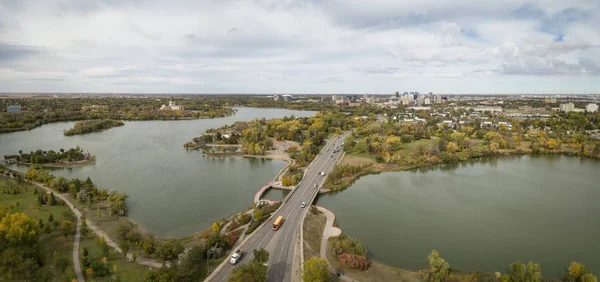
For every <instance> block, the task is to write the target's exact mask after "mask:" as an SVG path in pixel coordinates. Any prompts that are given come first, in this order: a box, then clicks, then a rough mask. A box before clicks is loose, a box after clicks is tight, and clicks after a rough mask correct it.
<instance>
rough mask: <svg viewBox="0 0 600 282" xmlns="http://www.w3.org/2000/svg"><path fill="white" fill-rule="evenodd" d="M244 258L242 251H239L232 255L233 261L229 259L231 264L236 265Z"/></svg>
mask: <svg viewBox="0 0 600 282" xmlns="http://www.w3.org/2000/svg"><path fill="white" fill-rule="evenodd" d="M241 258H242V251H240V250H238V251H237V252H235V253H233V255H231V259H229V263H230V264H236V263H237V262H238V261H239V260H240V259H241Z"/></svg>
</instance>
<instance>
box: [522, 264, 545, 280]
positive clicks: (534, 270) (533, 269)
mask: <svg viewBox="0 0 600 282" xmlns="http://www.w3.org/2000/svg"><path fill="white" fill-rule="evenodd" d="M525 281H527V282H541V281H542V266H541V265H540V264H539V263H534V262H532V261H530V262H528V263H527V271H526V272H525Z"/></svg>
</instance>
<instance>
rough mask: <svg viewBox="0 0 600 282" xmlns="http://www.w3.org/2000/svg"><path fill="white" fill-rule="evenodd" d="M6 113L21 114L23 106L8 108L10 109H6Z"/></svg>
mask: <svg viewBox="0 0 600 282" xmlns="http://www.w3.org/2000/svg"><path fill="white" fill-rule="evenodd" d="M6 111H7V112H9V113H20V112H21V106H19V105H11V106H8V108H6Z"/></svg>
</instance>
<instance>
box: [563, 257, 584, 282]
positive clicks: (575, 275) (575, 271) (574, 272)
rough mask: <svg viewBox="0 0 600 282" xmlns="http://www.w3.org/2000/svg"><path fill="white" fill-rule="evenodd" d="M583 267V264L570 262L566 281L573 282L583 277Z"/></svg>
mask: <svg viewBox="0 0 600 282" xmlns="http://www.w3.org/2000/svg"><path fill="white" fill-rule="evenodd" d="M584 270H585V266H584V265H583V263H580V262H576V261H572V262H571V264H569V268H568V269H567V279H568V280H569V281H571V282H575V281H577V280H578V279H579V277H581V276H582V275H583V271H584Z"/></svg>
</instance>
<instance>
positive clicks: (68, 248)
mask: <svg viewBox="0 0 600 282" xmlns="http://www.w3.org/2000/svg"><path fill="white" fill-rule="evenodd" d="M17 187H18V188H19V189H20V191H21V193H20V194H16V195H15V194H4V193H2V194H0V205H5V206H7V207H11V206H12V207H13V210H14V211H18V212H22V213H25V214H27V215H28V216H29V217H32V218H36V219H41V220H42V221H43V222H44V224H50V223H49V222H48V217H49V216H50V214H52V216H53V217H54V220H55V221H57V222H59V223H60V222H62V221H63V220H65V219H67V220H71V221H73V222H74V219H72V218H65V215H64V213H66V214H70V212H71V211H70V209H69V208H68V207H66V206H45V205H44V206H40V207H39V208H38V202H37V194H34V191H35V188H36V187H35V186H34V185H31V184H27V183H21V184H19V183H17V181H16V180H15V179H12V178H8V177H5V176H0V191H4V190H9V189H16V188H17ZM38 191H39V193H43V190H42V189H38ZM17 203H18V204H17ZM38 244H39V247H40V249H39V251H40V259H41V264H42V265H43V266H42V269H48V270H51V269H53V266H52V258H53V256H54V252H56V253H58V254H59V255H61V256H64V257H65V258H67V259H68V260H69V266H68V267H67V269H66V270H65V272H64V273H59V272H58V271H55V275H54V279H53V281H65V280H66V281H71V279H74V278H75V270H74V269H73V263H72V262H73V236H68V237H65V236H64V235H63V234H62V232H61V231H60V230H58V229H54V228H52V231H51V233H50V234H46V233H45V232H42V233H41V234H40V238H39V242H38Z"/></svg>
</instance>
